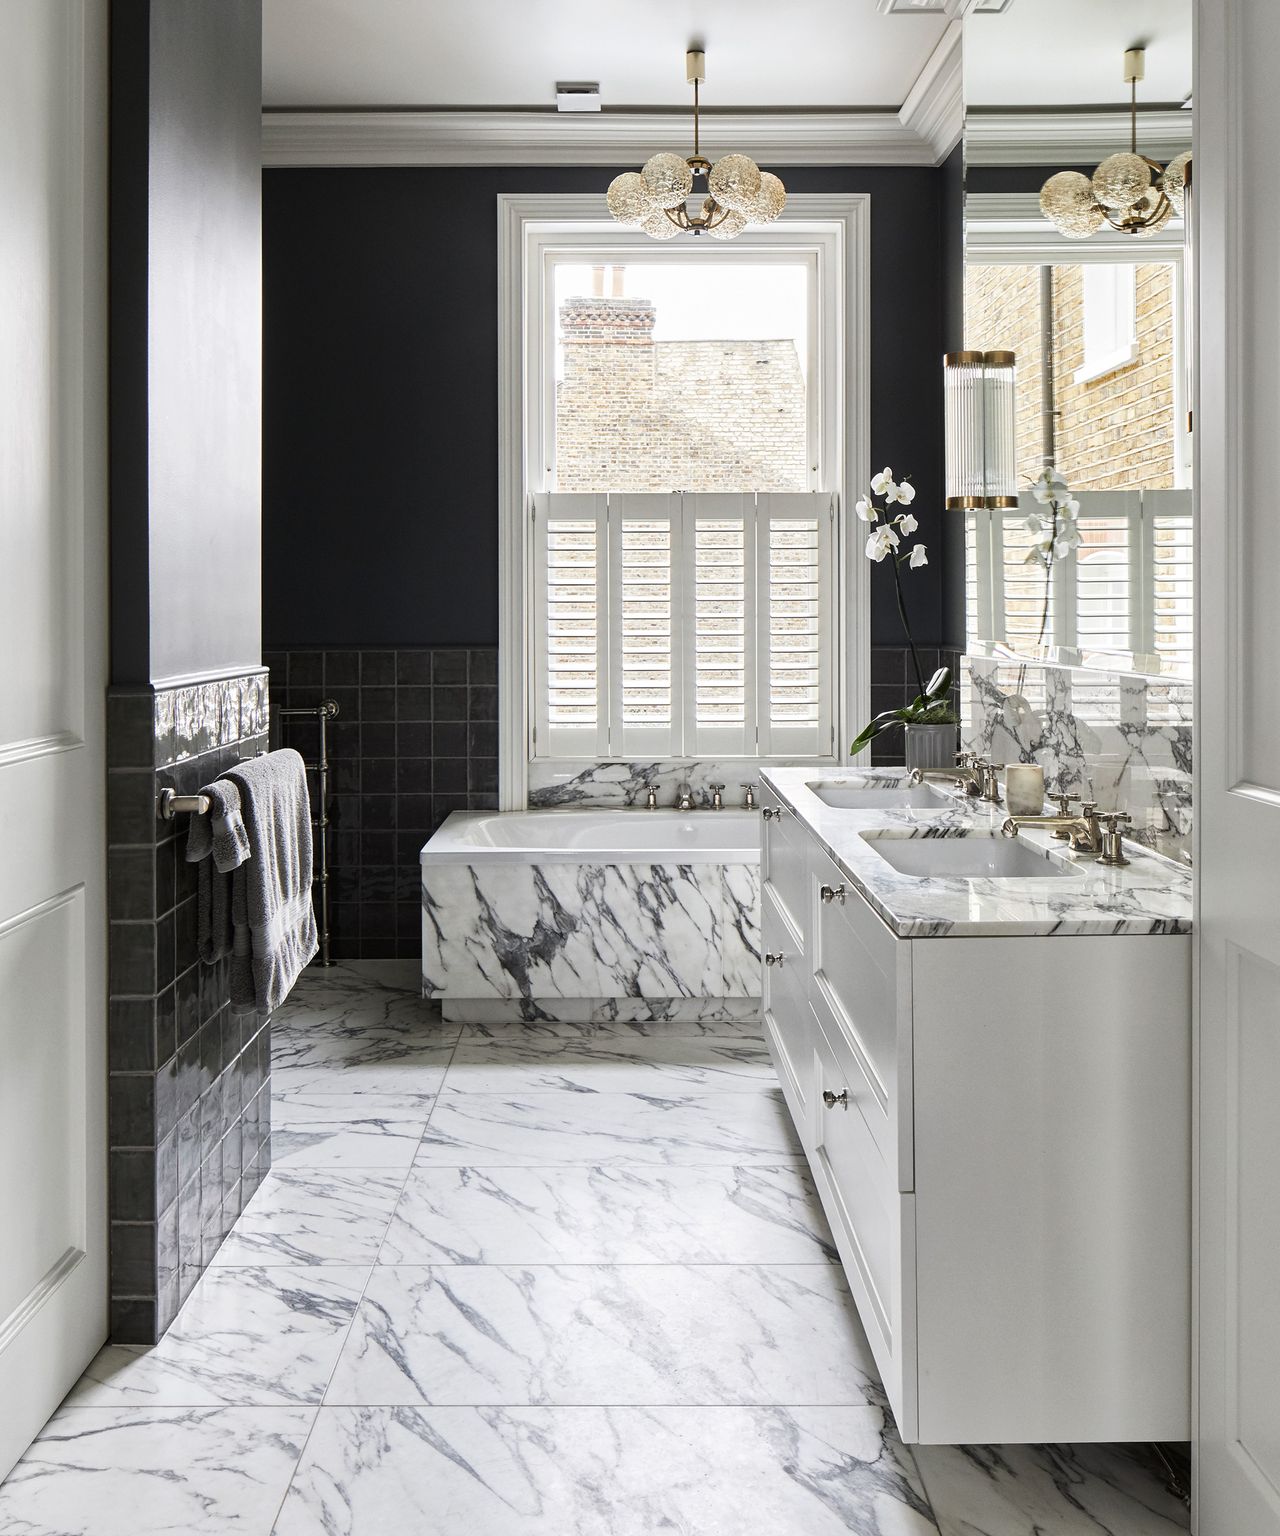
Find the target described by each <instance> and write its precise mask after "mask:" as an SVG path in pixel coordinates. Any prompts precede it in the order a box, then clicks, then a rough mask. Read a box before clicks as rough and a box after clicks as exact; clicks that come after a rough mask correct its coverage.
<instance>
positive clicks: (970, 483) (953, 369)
mask: <svg viewBox="0 0 1280 1536" xmlns="http://www.w3.org/2000/svg"><path fill="white" fill-rule="evenodd" d="M942 370H943V373H942V376H943V397H944V405H945V412H946V416H945V420H946V459H947V462H946V491H947V509H948V511H960V510H963V509H966V508H971V507H1016V506H1017V505H1018V454H1017V441H1016V436H1015V430H1014V414H1013V407H1014V371H1015V358H1014V355H1013V353H1012V352H948V353H947V354H946V356H945V357H944V358H943V359H942Z"/></svg>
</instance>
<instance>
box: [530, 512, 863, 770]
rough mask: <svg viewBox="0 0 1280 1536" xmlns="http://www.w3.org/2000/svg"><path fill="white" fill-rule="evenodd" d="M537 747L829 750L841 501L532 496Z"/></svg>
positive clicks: (674, 753)
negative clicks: (837, 522)
mask: <svg viewBox="0 0 1280 1536" xmlns="http://www.w3.org/2000/svg"><path fill="white" fill-rule="evenodd" d="M532 521H533V530H534V533H533V544H534V550H535V578H534V580H535V593H534V611H535V620H534V627H535V634H534V646H533V654H534V667H533V674H534V675H533V682H534V703H535V707H534V723H533V739H532V744H533V749H534V755H535V756H538V757H567V758H582V757H586V758H590V757H610V756H618V755H627V756H632V755H652V756H657V757H682V756H713V755H714V756H722V757H754V756H787V757H819V756H827V755H829V754H831V753H832V751H833V750H834V734H833V732H834V721H833V707H832V701H833V696H834V688H833V673H834V648H833V643H832V642H833V629H834V625H833V601H832V595H833V586H834V583H833V579H832V567H833V554H832V552H833V543H834V532H835V498H834V496H832V495H830V494H829V493H828V494H823V493H810V492H793V493H790V494H788V493H785V492H762V493H758V494H755V493H736V494H734V493H723V492H720V493H717V492H689V493H684V494H680V493H668V494H665V495H663V494H653V493H649V494H646V493H643V492H631V493H628V492H621V493H616V494H614V493H610V494H608V495H595V494H590V493H577V494H575V493H572V492H551V493H543V494H540V495H538V496H535V497H534V506H533V519H532Z"/></svg>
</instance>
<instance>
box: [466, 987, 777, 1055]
mask: <svg viewBox="0 0 1280 1536" xmlns="http://www.w3.org/2000/svg"><path fill="white" fill-rule="evenodd" d="M626 1002H627V999H625V998H622V999H619V1000H618V1010H619V1012H620V1013H622V1014H625V1012H626V1008H625V1005H626ZM455 1028H460V1029H461V1031H462V1033H461V1035H460V1037H459V1041H458V1043H459V1044H460V1045H461V1044H475V1043H476V1042H478V1041H481V1040H497V1041H504V1040H514V1041H517V1042H523V1041H526V1040H582V1041H597V1040H677V1039H679V1040H690V1039H693V1038H694V1037H697V1038H699V1039H707V1040H756V1041H761V1040H763V1039H764V1026H763V1024H761V1022H760V1018H759V1015H758V1013H757V1014H753V1015H752V1016H751V1017H750V1018H746V1019H739V1018H706V1019H688V1018H683V1017H682V1018H674V1019H647V1018H646V1019H629V1018H626V1017H610V1018H596V1019H592V1020H591V1022H590V1023H572V1022H570V1021H568V1020H559V1019H538V1020H536V1021H534V1022H531V1023H526V1022H525V1021H524V1020H516V1019H510V1020H506V1021H504V1022H502V1023H490V1024H462V1025H459V1026H455Z"/></svg>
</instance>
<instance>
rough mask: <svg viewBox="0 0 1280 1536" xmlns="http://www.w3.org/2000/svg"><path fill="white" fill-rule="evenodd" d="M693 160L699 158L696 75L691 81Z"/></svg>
mask: <svg viewBox="0 0 1280 1536" xmlns="http://www.w3.org/2000/svg"><path fill="white" fill-rule="evenodd" d="M693 158H694V159H695V160H698V159H700V158H701V156H700V154H699V152H698V79H697V76H696V75H695V76H694V80H693Z"/></svg>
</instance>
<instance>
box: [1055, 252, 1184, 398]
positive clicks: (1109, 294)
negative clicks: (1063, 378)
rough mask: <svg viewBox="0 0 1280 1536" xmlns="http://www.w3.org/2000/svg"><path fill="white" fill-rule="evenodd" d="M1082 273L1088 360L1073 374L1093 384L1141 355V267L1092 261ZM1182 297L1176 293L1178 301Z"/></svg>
mask: <svg viewBox="0 0 1280 1536" xmlns="http://www.w3.org/2000/svg"><path fill="white" fill-rule="evenodd" d="M1082 276H1083V279H1084V282H1083V291H1082V293H1081V296H1080V297H1081V309H1082V320H1083V329H1084V363H1083V365H1082V366H1081V367H1079V368H1077V369H1076V371H1075V374H1074V375H1073V377H1074V380H1075V382H1076V383H1077V384H1089V383H1092V382H1093V380H1094V379H1101V378H1105V377H1106V375H1107V374H1109V373H1114V372H1115V371H1116V369H1117V368H1124V367H1125V366H1127V365H1128V364H1129V363H1131V362H1133V360H1134V358H1135V357H1137V355H1138V269H1137V267H1136V266H1135V265H1134V264H1133V263H1132V262H1121V261H1106V262H1103V261H1097V262H1092V261H1091V262H1085V263H1084V270H1083V273H1082ZM1104 280H1105V281H1104ZM1178 297H1179V295H1178V294H1176V293H1175V294H1174V301H1175V303H1176V302H1177V299H1178ZM1175 363H1176V357H1175Z"/></svg>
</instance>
